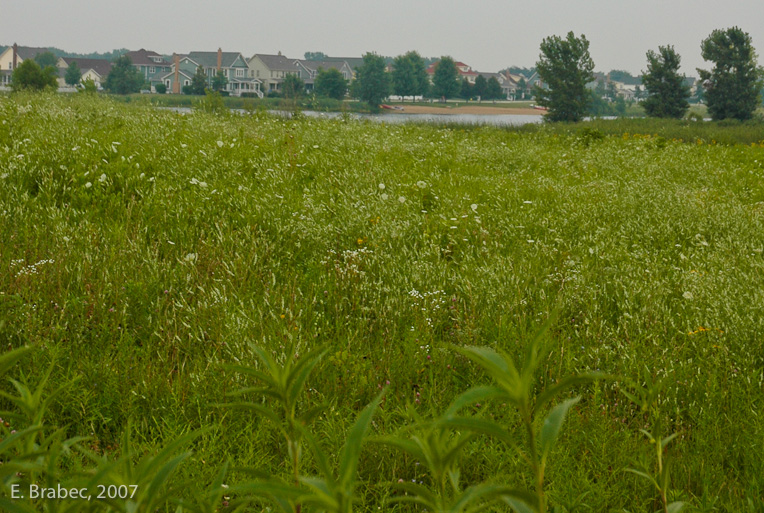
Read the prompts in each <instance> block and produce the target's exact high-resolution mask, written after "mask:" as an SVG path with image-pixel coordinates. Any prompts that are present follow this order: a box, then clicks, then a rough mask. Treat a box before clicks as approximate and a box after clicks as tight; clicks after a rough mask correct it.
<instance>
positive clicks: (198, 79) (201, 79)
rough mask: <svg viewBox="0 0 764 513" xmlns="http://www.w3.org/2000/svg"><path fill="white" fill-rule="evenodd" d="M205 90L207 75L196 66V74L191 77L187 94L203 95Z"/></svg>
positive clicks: (201, 68)
mask: <svg viewBox="0 0 764 513" xmlns="http://www.w3.org/2000/svg"><path fill="white" fill-rule="evenodd" d="M205 89H207V74H206V73H205V72H204V68H203V67H201V66H198V67H197V68H196V73H194V76H193V77H191V86H190V87H189V88H188V91H189V94H195V95H198V96H200V95H203V94H204V90H205Z"/></svg>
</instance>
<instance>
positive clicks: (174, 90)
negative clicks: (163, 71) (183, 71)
mask: <svg viewBox="0 0 764 513" xmlns="http://www.w3.org/2000/svg"><path fill="white" fill-rule="evenodd" d="M172 57H173V60H174V61H175V80H174V81H173V83H172V93H173V94H180V55H178V54H177V53H173V54H172Z"/></svg>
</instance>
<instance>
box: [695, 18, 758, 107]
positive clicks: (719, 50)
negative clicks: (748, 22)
mask: <svg viewBox="0 0 764 513" xmlns="http://www.w3.org/2000/svg"><path fill="white" fill-rule="evenodd" d="M700 48H701V50H702V55H703V59H704V60H706V61H712V62H713V63H714V68H713V69H712V70H711V71H706V70H702V69H698V73H699V74H700V80H701V82H702V83H703V87H704V89H705V99H706V103H707V104H708V112H709V113H710V114H711V117H712V118H713V119H726V118H735V119H740V120H745V119H751V118H752V117H753V112H754V111H755V110H756V107H758V105H759V91H761V88H762V82H761V79H762V71H761V68H759V67H758V66H757V64H756V59H757V57H756V52H755V50H754V48H753V45H752V44H751V36H749V35H748V33H746V32H743V31H742V30H741V29H739V28H738V27H732V28H729V29H727V30H720V29H717V30H714V31H713V32H711V35H710V36H708V37H707V38H706V39H704V40H703V42H702V43H701V45H700Z"/></svg>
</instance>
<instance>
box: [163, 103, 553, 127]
mask: <svg viewBox="0 0 764 513" xmlns="http://www.w3.org/2000/svg"><path fill="white" fill-rule="evenodd" d="M160 108H167V109H169V110H172V111H175V112H181V113H189V112H191V109H190V108H188V107H160ZM231 110H232V112H237V113H239V114H246V113H247V112H246V111H245V110H241V109H231ZM268 112H270V113H272V114H278V115H281V116H289V115H290V114H291V113H289V112H287V111H279V110H271V111H268ZM300 112H301V114H303V115H305V116H308V117H311V118H319V119H338V118H341V117H342V116H343V113H341V112H316V111H313V110H303V111H300ZM347 115H348V116H349V117H350V119H358V120H363V119H368V120H370V121H375V122H379V123H389V124H399V123H432V124H435V125H442V124H446V123H458V124H463V125H491V126H520V125H527V124H528V123H541V122H542V116H541V115H535V114H406V113H396V114H360V113H357V112H349V113H347Z"/></svg>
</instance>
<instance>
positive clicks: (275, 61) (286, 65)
mask: <svg viewBox="0 0 764 513" xmlns="http://www.w3.org/2000/svg"><path fill="white" fill-rule="evenodd" d="M255 57H258V58H259V59H260V60H261V61H263V64H265V65H266V66H267V67H268V69H270V70H271V71H276V70H279V71H282V70H283V71H293V70H294V68H295V65H294V63H295V61H296V60H297V59H289V58H287V57H284V56H283V55H268V54H264V53H256V54H255V55H253V56H252V59H254V58H255ZM250 60H251V59H250Z"/></svg>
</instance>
